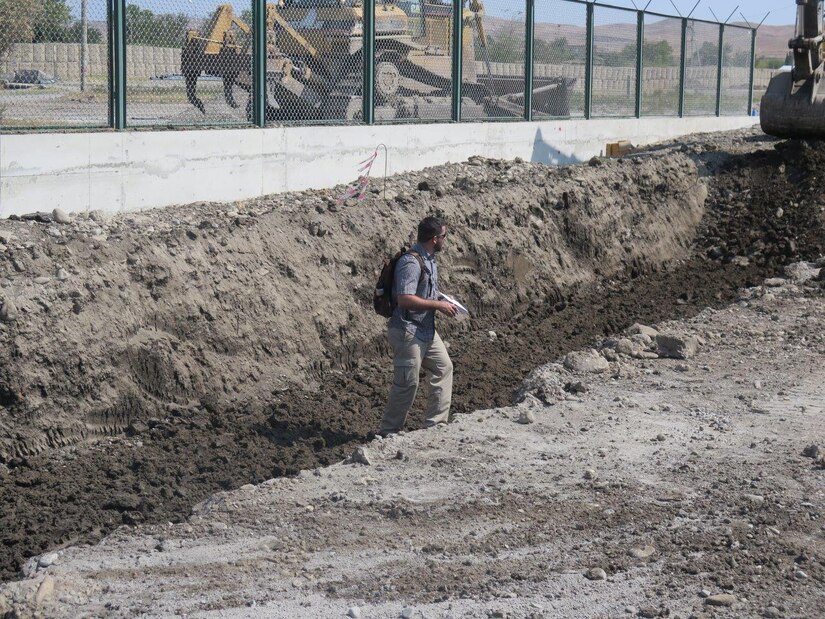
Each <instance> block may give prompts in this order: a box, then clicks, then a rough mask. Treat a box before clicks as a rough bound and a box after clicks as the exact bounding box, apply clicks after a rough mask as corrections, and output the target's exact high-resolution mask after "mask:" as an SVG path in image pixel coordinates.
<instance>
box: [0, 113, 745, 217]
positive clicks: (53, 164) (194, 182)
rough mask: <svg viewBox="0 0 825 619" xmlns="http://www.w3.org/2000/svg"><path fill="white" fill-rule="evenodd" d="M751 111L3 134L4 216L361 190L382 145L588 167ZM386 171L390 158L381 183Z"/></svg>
mask: <svg viewBox="0 0 825 619" xmlns="http://www.w3.org/2000/svg"><path fill="white" fill-rule="evenodd" d="M756 121H757V119H755V118H752V117H748V116H735V117H721V118H718V117H695V118H643V119H620V118H617V119H599V120H589V121H585V120H560V121H549V122H533V123H527V122H519V123H466V124H422V125H419V124H415V125H376V126H371V127H367V126H353V127H321V128H319V127H277V128H270V129H226V130H192V131H158V132H154V131H153V132H150V131H134V132H122V133H110V132H105V133H104V132H100V133H65V134H60V133H46V134H20V135H2V136H0V217H8V216H9V215H12V214H17V215H21V214H24V213H30V212H33V211H51V210H52V209H54V208H57V207H59V208H62V209H64V210H66V211H69V212H80V211H89V210H95V209H99V210H102V211H105V212H108V213H117V212H124V211H134V210H140V209H147V208H156V207H163V206H170V205H174V204H188V203H192V202H199V201H233V200H246V199H251V198H256V197H259V196H261V195H266V194H272V193H280V192H284V191H300V190H304V189H321V188H326V187H332V186H334V185H337V184H341V183H349V182H352V181H353V180H355V179H356V178H357V176H358V172H357V167H358V166H357V164H358V162H360V161H362V160H364V159H365V158H367V157H368V156H369V155H370V154H372V152H374V150H375V148H376V146H377V145H378V144H382V143H383V144H386V145H387V147H388V151H389V157H388V162H387V163H388V170H389V173H390V174H395V173H400V172H408V171H415V170H421V169H423V168H426V167H429V166H435V165H441V164H444V163H447V162H458V161H464V160H466V159H467V158H468V157H470V156H472V155H481V156H485V157H494V158H502V159H514V158H516V157H521V158H522V159H524V160H526V161H534V162H541V163H547V164H553V165H559V164H568V163H577V162H581V161H586V160H587V159H589V158H591V157H592V156H594V155H599V154H601V153H603V152H605V146H606V144H608V143H609V142H616V141H618V140H629V141H631V142H632V143H633V144H636V145H646V144H651V143H654V142H659V141H662V140H668V139H673V138H678V137H680V136H683V135H688V134H692V133H702V132H713V131H725V130H730V129H740V128H744V127H749V126H752V125H753V124H755V122H756ZM383 170H384V161H383V151H381V154H380V155H379V158H378V160H377V161H376V163H375V166H374V168H373V177H375V178H377V177H381V176H382V175H383Z"/></svg>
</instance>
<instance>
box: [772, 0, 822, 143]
mask: <svg viewBox="0 0 825 619" xmlns="http://www.w3.org/2000/svg"><path fill="white" fill-rule="evenodd" d="M796 4H797V17H796V33H795V36H794V38H793V39H791V40H790V41H789V42H788V47H790V49H791V51H792V54H793V68H792V69H791V70H790V71H787V70H785V71H781V72H780V73H777V74H776V75H775V76H774V77H773V78H771V81H770V83H769V84H768V90H767V91H766V92H765V95H764V96H763V97H762V103H761V106H760V121H761V125H762V130H763V131H764V132H765V133H767V134H769V135H775V136H777V137H781V138H825V92H823V91H821V89H820V85H821V83H822V79H823V77H825V73H823V70H824V67H823V52H824V51H825V48H824V47H823V41H825V38H823V30H822V6H823V2H822V0H796Z"/></svg>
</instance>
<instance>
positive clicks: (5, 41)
mask: <svg viewBox="0 0 825 619" xmlns="http://www.w3.org/2000/svg"><path fill="white" fill-rule="evenodd" d="M188 29H189V18H188V17H187V16H186V15H184V14H182V13H177V14H173V13H160V14H156V13H154V12H152V11H150V10H149V9H143V8H141V7H139V6H137V5H135V4H127V5H126V43H127V44H130V45H152V46H156V47H182V46H183V44H184V43H185V42H186V31H187V30H188ZM86 37H87V41H88V42H89V43H102V42H103V41H104V34H103V32H101V31H100V30H99V29H98V28H96V27H94V26H91V25H90V26H89V27H88V29H87V34H86ZM80 39H81V22H80V19H79V18H78V17H76V16H74V15H73V14H72V10H71V8H70V7H69V6H68V4H67V1H66V0H0V54H5V53H7V52H8V51H9V50H10V49H11V47H12V45H14V44H15V43H79V42H80Z"/></svg>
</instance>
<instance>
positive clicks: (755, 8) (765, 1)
mask: <svg viewBox="0 0 825 619" xmlns="http://www.w3.org/2000/svg"><path fill="white" fill-rule="evenodd" d="M537 1H538V2H541V0H537ZM633 1H634V2H635V3H636V6H637V7H639V8H644V6H645V4H647V0H633ZM598 2H599V3H600V4H613V5H615V6H627V7H631V8H632V7H633V2H631V0H598ZM673 3H674V4H675V5H676V7H677V8H678V9H679V12H680V13H681V14H682V15H687V14H688V13H689V12H690V10H691V9H692V8H693V5H694V4H696V0H673ZM737 7H739V8H737ZM710 9H713V12H714V13H716V16H717V17H718V18H719V19H720V20H725V19H727V18H728V15H730V14H731V12H733V11H734V9H735V10H736V12H735V13H733V17H731V18H730V21H732V22H740V23H741V22H742V21H743V19H742V15H740V12H741V13H742V14H743V15H744V16H745V19H747V20H748V21H749V22H750V23H751V24H753V25H754V26H756V25H757V24H758V23H759V22H760V21H762V18H763V17H765V13H768V12H770V15H768V18H767V19H766V20H765V24H768V25H771V26H784V25H786V24H793V23H794V22H795V21H796V2H794V1H793V0H790V1H789V0H779V1H778V2H777V0H702V1H701V2H700V3H699V6H698V7H696V10H695V11H694V12H693V15H692V17H698V18H699V19H708V20H712V21H716V19H715V18H714V17H713V13H711V11H710ZM648 10H649V11H655V12H657V13H667V14H669V15H676V10H675V9H674V8H673V4H671V3H670V0H652V1H651V3H650V6H649V7H648Z"/></svg>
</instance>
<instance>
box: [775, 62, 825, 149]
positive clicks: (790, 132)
mask: <svg viewBox="0 0 825 619" xmlns="http://www.w3.org/2000/svg"><path fill="white" fill-rule="evenodd" d="M813 86H814V80H813V79H810V80H808V83H806V84H805V85H804V86H802V88H800V89H799V90H798V91H797V92H795V93H792V87H793V77H792V74H791V72H790V71H785V72H782V73H778V74H777V75H775V76H774V77H773V78H771V81H770V84H768V90H767V91H766V92H765V94H764V96H763V97H762V103H761V106H760V112H759V116H760V123H761V125H762V131H764V132H765V133H767V134H768V135H773V136H776V137H779V138H825V96H823V95H820V94H818V93H817V94H816V95H814V96H813V97H812V96H811V89H812V88H813Z"/></svg>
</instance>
